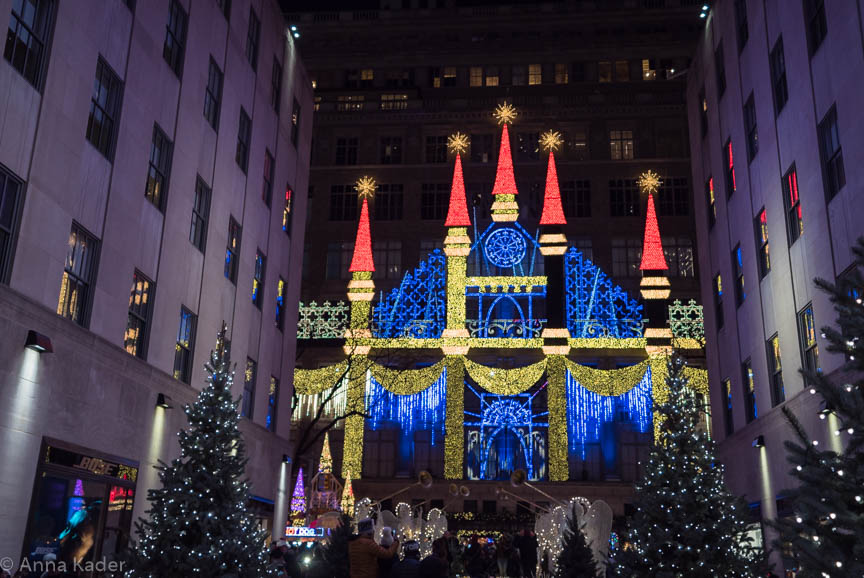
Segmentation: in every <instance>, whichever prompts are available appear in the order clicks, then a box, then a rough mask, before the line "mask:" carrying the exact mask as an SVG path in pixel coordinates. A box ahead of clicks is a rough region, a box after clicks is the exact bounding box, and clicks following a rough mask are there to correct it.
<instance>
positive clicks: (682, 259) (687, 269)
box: [663, 237, 695, 277]
mask: <svg viewBox="0 0 864 578" xmlns="http://www.w3.org/2000/svg"><path fill="white" fill-rule="evenodd" d="M663 255H664V256H665V257H666V263H668V264H669V275H670V276H672V277H693V276H694V274H695V271H694V266H693V241H692V240H691V239H690V238H689V237H664V238H663Z"/></svg>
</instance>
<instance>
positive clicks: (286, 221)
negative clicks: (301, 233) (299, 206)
mask: <svg viewBox="0 0 864 578" xmlns="http://www.w3.org/2000/svg"><path fill="white" fill-rule="evenodd" d="M292 194H293V192H292V189H291V185H286V187H285V207H284V208H283V209H282V230H283V231H285V233H286V234H287V235H290V234H291V197H292Z"/></svg>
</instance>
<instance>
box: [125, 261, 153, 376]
mask: <svg viewBox="0 0 864 578" xmlns="http://www.w3.org/2000/svg"><path fill="white" fill-rule="evenodd" d="M152 296H153V281H151V280H150V279H148V278H147V277H145V276H144V275H143V274H142V273H141V272H140V271H138V270H136V271H135V274H134V275H133V276H132V291H131V293H130V295H129V315H128V317H127V319H126V334H125V335H124V337H123V346H124V347H125V348H126V351H128V352H129V353H131V354H132V355H134V356H136V357H140V358H141V359H144V356H145V354H146V352H145V346H146V343H147V328H148V326H149V324H150V304H151V303H152V302H153V300H152Z"/></svg>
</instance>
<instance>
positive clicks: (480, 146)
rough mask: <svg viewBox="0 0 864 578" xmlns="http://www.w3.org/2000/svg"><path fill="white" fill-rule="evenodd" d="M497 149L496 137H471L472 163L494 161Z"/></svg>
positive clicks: (477, 135) (473, 135)
mask: <svg viewBox="0 0 864 578" xmlns="http://www.w3.org/2000/svg"><path fill="white" fill-rule="evenodd" d="M494 149H495V137H494V136H493V135H491V134H472V135H471V162H472V163H488V162H490V161H491V160H492V157H493V155H494Z"/></svg>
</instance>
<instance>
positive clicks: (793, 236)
mask: <svg viewBox="0 0 864 578" xmlns="http://www.w3.org/2000/svg"><path fill="white" fill-rule="evenodd" d="M783 205H784V206H785V207H786V233H787V234H788V236H789V245H792V243H794V242H795V241H797V240H798V238H799V237H800V236H801V235H802V234H803V233H804V218H803V216H802V214H801V199H800V197H799V196H798V173H797V171H796V170H795V165H792V167H791V168H790V169H789V172H787V173H786V174H785V175H784V176H783Z"/></svg>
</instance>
